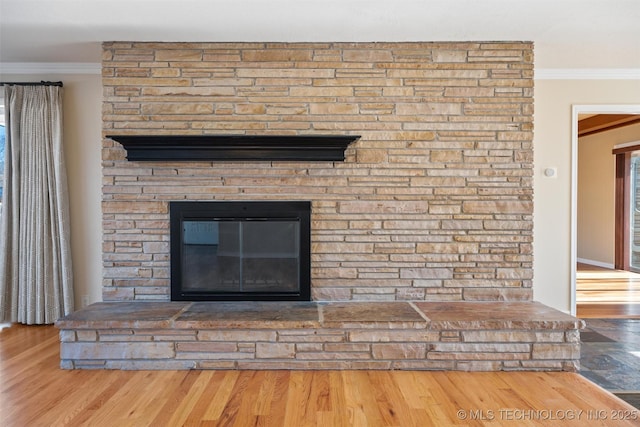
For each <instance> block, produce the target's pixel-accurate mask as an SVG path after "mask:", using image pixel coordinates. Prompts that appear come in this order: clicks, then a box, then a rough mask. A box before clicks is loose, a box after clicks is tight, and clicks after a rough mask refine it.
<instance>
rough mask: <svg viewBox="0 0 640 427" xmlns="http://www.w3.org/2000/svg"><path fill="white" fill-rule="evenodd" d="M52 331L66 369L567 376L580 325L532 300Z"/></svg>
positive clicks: (143, 312) (80, 319) (307, 309)
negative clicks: (507, 372)
mask: <svg viewBox="0 0 640 427" xmlns="http://www.w3.org/2000/svg"><path fill="white" fill-rule="evenodd" d="M56 325H57V327H58V328H59V329H60V340H61V350H60V354H61V367H62V368H65V369H430V370H470V371H498V370H559V371H560V370H563V371H575V370H577V369H578V367H579V365H578V364H579V358H580V344H579V342H580V339H579V330H580V329H581V328H583V327H584V322H583V321H582V320H579V319H576V318H574V317H572V316H569V315H566V314H564V313H562V312H559V311H557V310H554V309H551V308H549V307H546V306H544V305H542V304H539V303H536V302H437V303H434V302H415V303H413V302H322V303H319V302H157V303H152V302H117V303H97V304H93V305H91V306H89V307H87V308H85V309H83V310H80V311H77V312H75V313H73V314H71V315H69V316H67V317H65V318H63V319H60V320H59V321H58V322H57V324H56Z"/></svg>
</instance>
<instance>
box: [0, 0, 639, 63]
mask: <svg viewBox="0 0 640 427" xmlns="http://www.w3.org/2000/svg"><path fill="white" fill-rule="evenodd" d="M483 40H492V41H495V40H499V41H503V40H518V41H533V42H534V43H535V55H536V59H535V62H536V66H537V67H538V68H633V69H640V0H420V1H417V0H173V1H167V0H0V62H3V63H28V62H38V63H41V62H55V63H61V62H100V42H102V41H210V42H216V41H287V42H298V41H311V42H317V41H483Z"/></svg>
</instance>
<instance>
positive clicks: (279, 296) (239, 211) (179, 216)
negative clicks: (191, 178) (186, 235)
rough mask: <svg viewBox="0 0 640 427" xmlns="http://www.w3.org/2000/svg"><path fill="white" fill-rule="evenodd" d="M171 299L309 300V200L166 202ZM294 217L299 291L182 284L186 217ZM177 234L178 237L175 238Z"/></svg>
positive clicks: (204, 218)
mask: <svg viewBox="0 0 640 427" xmlns="http://www.w3.org/2000/svg"><path fill="white" fill-rule="evenodd" d="M169 213H170V232H171V241H170V249H171V300H172V301H310V300H311V202H308V201H264V202H263V201H211V202H199V201H198V202H197V201H191V202H188V201H179V202H178V201H176V202H170V203H169ZM216 219H224V220H265V219H274V220H284V219H288V220H296V221H299V223H300V235H299V237H300V241H299V245H300V246H299V247H300V259H299V263H300V264H299V284H300V286H299V291H298V292H210V291H207V292H200V291H188V290H184V289H183V286H182V283H181V282H182V280H181V278H182V266H181V263H180V262H178V260H181V259H182V255H183V254H182V251H183V245H182V241H183V239H182V233H183V231H182V230H183V227H182V223H183V221H185V220H196V221H197V220H216ZM175 236H177V237H178V238H176V237H175Z"/></svg>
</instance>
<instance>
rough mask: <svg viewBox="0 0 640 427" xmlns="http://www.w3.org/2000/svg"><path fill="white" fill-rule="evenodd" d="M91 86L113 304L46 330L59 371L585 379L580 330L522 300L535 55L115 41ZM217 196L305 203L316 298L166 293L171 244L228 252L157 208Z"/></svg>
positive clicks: (204, 232) (496, 50) (464, 46)
mask: <svg viewBox="0 0 640 427" xmlns="http://www.w3.org/2000/svg"><path fill="white" fill-rule="evenodd" d="M103 84H104V116H103V130H104V136H105V138H103V151H102V158H103V174H104V186H103V219H104V247H103V260H104V277H103V298H104V300H105V302H103V303H98V304H93V305H91V306H89V307H88V308H87V309H85V310H81V311H79V312H77V313H74V314H72V315H70V316H68V317H67V318H65V319H61V320H60V321H59V322H58V327H59V328H60V329H61V333H60V339H61V342H62V346H61V359H62V360H61V366H62V367H63V368H69V369H96V368H100V369H447V370H448V369H455V370H475V371H477V370H565V371H574V370H576V369H577V368H578V366H579V357H580V338H579V329H580V328H582V327H583V326H584V322H582V321H580V320H579V319H576V318H574V317H572V316H569V315H567V314H564V313H561V312H558V311H557V310H553V309H551V308H549V307H545V306H544V305H542V304H539V303H536V302H534V301H532V292H531V279H532V276H533V268H532V209H533V205H532V168H533V147H532V135H533V133H532V132H533V46H532V44H531V43H527V42H465V43H295V44H282V43H137V42H113V43H105V44H104V45H103ZM107 135H111V136H113V135H118V137H113V138H112V137H107ZM222 135H233V136H235V137H240V138H247V139H251V138H254V137H258V138H275V140H278V139H280V138H284V137H285V136H288V137H289V136H290V137H291V138H293V139H294V140H297V139H298V138H302V140H303V141H306V142H305V143H304V144H299V145H298V148H299V149H300V150H301V151H300V152H301V153H308V152H310V151H312V149H313V148H314V145H313V144H314V143H315V142H314V140H315V137H316V136H317V135H331V136H332V137H335V138H338V139H340V138H339V137H341V136H345V135H359V136H360V138H359V139H358V140H357V141H355V142H353V143H351V144H350V145H348V147H347V148H346V151H343V152H341V153H338V154H339V155H338V156H337V158H336V153H331V154H329V155H328V156H327V157H325V158H322V159H318V158H316V159H310V158H308V157H307V156H306V154H304V155H302V156H298V155H292V156H291V157H289V158H287V159H282V158H279V157H278V156H273V157H269V158H261V159H255V158H253V159H251V160H250V161H248V159H247V158H246V157H245V156H246V155H247V153H246V152H244V151H243V152H241V153H227V154H228V155H226V157H225V158H219V157H215V156H213V155H212V153H213V152H217V151H218V149H219V148H220V147H221V146H220V145H219V144H222V145H224V139H223V140H220V139H219V138H222ZM174 137H177V139H178V140H179V141H180V144H177V145H179V146H177V147H173V148H172V150H174V152H173V153H171V155H165V154H166V150H165V148H166V147H164V146H162V144H160V145H159V146H157V147H155V148H156V149H157V150H156V151H155V152H153V153H151V154H149V152H148V151H147V150H146V149H143V150H141V151H140V150H137V149H136V148H135V147H133V151H135V153H134V152H133V151H132V149H131V148H132V147H129V145H131V144H130V142H132V141H134V140H137V141H138V142H136V144H137V145H138V147H140V146H143V145H148V146H153V145H157V143H158V141H157V140H158V138H169V139H171V138H174ZM200 138H205V139H210V140H211V141H210V142H213V144H209V146H208V147H207V148H206V149H204V150H203V149H202V147H201V146H200V143H199V142H197V141H199V140H200ZM221 141H222V142H221ZM136 144H134V145H136ZM247 144H248V145H249V146H250V145H251V143H250V142H247ZM278 144H280V143H278ZM285 145H286V144H285ZM249 151H251V150H249ZM298 154H299V153H298ZM325 154H326V153H325ZM176 156H177V157H181V158H177V157H176ZM228 202H231V203H234V204H235V203H239V204H240V206H242V204H244V203H250V202H254V203H255V202H260V203H280V202H294V203H306V204H309V205H310V207H311V209H310V210H311V213H310V221H309V222H310V245H309V247H310V251H309V252H310V297H311V301H278V302H273V301H222V302H221V301H215V302H211V301H195V302H193V301H170V299H171V292H170V284H171V283H170V282H171V275H170V270H171V266H173V265H174V261H175V258H176V257H181V256H182V255H180V254H178V255H176V254H175V253H174V252H172V251H171V250H170V246H171V244H175V242H176V241H178V242H179V243H180V244H183V243H187V245H189V246H199V245H202V246H210V248H208V250H209V251H213V249H214V248H212V247H213V246H217V247H216V248H215V251H216V253H218V254H221V253H225V254H228V255H231V257H232V258H235V259H236V260H235V261H229V260H227V261H229V262H228V264H230V265H231V264H232V265H236V264H239V263H240V259H241V258H242V257H241V256H240V255H238V253H239V252H238V251H237V250H236V249H237V248H236V246H239V244H238V243H237V242H238V241H239V240H240V239H239V237H238V236H239V234H241V232H239V231H236V232H233V233H230V234H231V235H233V236H234V239H233V241H234V242H235V243H233V244H230V243H227V242H225V243H222V240H223V238H222V234H225V233H227V231H228V230H223V229H225V228H226V227H227V226H228V225H229V224H227V223H225V224H217V225H216V224H215V223H213V222H212V221H210V219H211V218H212V216H211V215H200V214H198V215H195V217H193V218H189V219H188V221H187V223H188V224H187V225H186V226H185V224H184V222H183V223H182V225H179V226H177V227H178V228H179V231H178V232H177V234H180V235H181V237H180V238H179V239H175V238H174V237H173V235H175V234H176V233H173V234H172V233H171V228H173V227H176V226H175V225H171V224H170V223H171V221H170V211H171V210H173V209H172V208H170V206H174V204H176V203H180V204H182V203H185V204H187V205H191V204H195V205H199V204H203V203H204V204H209V203H211V204H215V203H228ZM216 216H217V215H214V216H213V217H216ZM233 216H234V217H236V216H239V215H233ZM171 218H172V219H173V216H172V217H171ZM245 219H247V218H246V217H245ZM249 219H251V218H249ZM253 219H256V218H255V217H254V218H253ZM228 220H230V218H227V219H226V221H228ZM189 222H190V223H189ZM249 222H250V221H249ZM221 225H224V226H221ZM280 225H282V224H280ZM290 225H291V224H287V225H283V227H284V228H287V227H289V226H290ZM233 227H236V226H235V225H234V226H233ZM233 227H231V228H233ZM237 228H238V227H236V229H237ZM281 231H282V230H280V229H279V228H278V229H277V230H271V231H261V232H260V233H261V234H264V235H266V234H270V233H272V234H278V233H280V232H281ZM225 239H226V237H225ZM254 243H255V242H254ZM254 243H252V244H254ZM252 244H250V246H251V245H252ZM234 245H235V246H234ZM284 246H286V247H287V250H284V249H285V248H284ZM284 246H283V247H279V248H275V247H271V248H270V249H269V250H267V251H266V252H282V253H289V252H290V251H289V250H288V249H290V248H291V247H292V246H293V245H292V244H290V243H289V244H284ZM192 249H194V248H192ZM199 249H202V248H199ZM184 250H185V249H184V248H183V251H184ZM251 252H252V255H256V254H258V253H259V252H260V251H254V250H252V251H251ZM262 252H263V253H264V252H265V251H262ZM245 258H247V257H245ZM248 258H249V259H251V257H248ZM254 258H265V257H264V255H259V256H256V257H254ZM254 260H255V259H254ZM262 261H263V260H260V262H262ZM200 267H202V265H200V264H198V265H196V266H195V267H190V268H189V270H191V269H192V268H195V269H199V268H200ZM278 269H279V270H288V269H289V268H288V267H284V266H282V265H280V266H278ZM225 274H226V273H225ZM225 274H223V276H225ZM259 279H260V280H258V281H263V282H266V280H265V279H264V278H262V277H261V278H259ZM190 280H191V278H187V281H190ZM231 281H232V282H236V283H237V284H238V285H236V289H235V290H234V291H233V292H236V293H237V292H238V291H237V286H239V283H240V282H241V280H240V279H239V278H234V279H233V280H231ZM218 282H220V280H219V281H218ZM254 282H255V280H254ZM191 298H193V296H191Z"/></svg>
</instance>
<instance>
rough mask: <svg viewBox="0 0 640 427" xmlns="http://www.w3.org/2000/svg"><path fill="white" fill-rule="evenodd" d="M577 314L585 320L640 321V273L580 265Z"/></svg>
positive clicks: (577, 283) (577, 284)
mask: <svg viewBox="0 0 640 427" xmlns="http://www.w3.org/2000/svg"><path fill="white" fill-rule="evenodd" d="M576 313H577V316H578V317H580V318H584V319H587V318H627V319H629V318H637V319H640V274H638V273H632V272H629V271H622V270H610V269H606V268H601V267H596V266H592V265H588V264H581V263H579V264H578V267H577V274H576Z"/></svg>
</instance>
